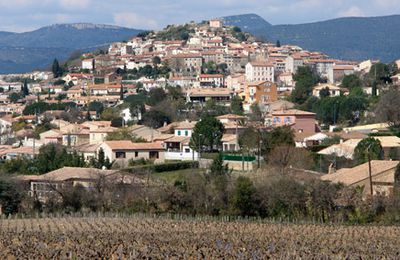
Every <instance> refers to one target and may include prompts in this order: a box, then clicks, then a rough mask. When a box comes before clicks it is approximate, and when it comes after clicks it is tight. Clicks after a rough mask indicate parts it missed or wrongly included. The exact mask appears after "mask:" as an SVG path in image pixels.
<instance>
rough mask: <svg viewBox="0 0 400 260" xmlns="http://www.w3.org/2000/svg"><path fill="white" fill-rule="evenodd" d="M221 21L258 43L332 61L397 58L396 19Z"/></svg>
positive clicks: (399, 20) (398, 21)
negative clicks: (288, 47)
mask: <svg viewBox="0 0 400 260" xmlns="http://www.w3.org/2000/svg"><path fill="white" fill-rule="evenodd" d="M223 19H224V21H225V23H226V24H228V25H232V26H238V27H240V28H241V29H242V30H244V31H247V32H250V33H252V34H254V35H255V36H257V37H259V38H261V39H266V40H268V41H271V42H275V41H277V40H279V41H280V42H281V43H282V44H295V45H299V46H300V47H302V48H304V49H308V50H315V51H322V52H324V53H326V54H328V55H330V56H332V57H335V58H341V59H352V60H364V59H380V60H381V61H384V62H390V61H393V60H395V59H399V58H400V48H399V46H400V34H399V33H397V32H398V28H400V15H393V16H383V17H365V18H364V17H362V18H361V17H360V18H358V17H357V18H356V17H349V18H339V19H334V20H328V21H323V22H315V23H307V24H298V25H270V24H269V23H268V22H266V21H265V20H264V19H263V18H261V17H260V16H258V15H256V14H247V15H239V16H229V17H224V18H223ZM255 21H257V22H255ZM262 21H263V22H262ZM260 24H263V26H260Z"/></svg>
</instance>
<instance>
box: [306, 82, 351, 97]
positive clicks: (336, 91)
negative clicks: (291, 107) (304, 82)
mask: <svg viewBox="0 0 400 260" xmlns="http://www.w3.org/2000/svg"><path fill="white" fill-rule="evenodd" d="M323 89H328V90H329V96H330V97H338V96H340V93H342V92H345V93H347V92H348V91H347V90H344V89H342V88H340V87H338V86H336V85H333V84H318V85H317V86H315V87H314V88H313V91H312V95H313V96H314V97H320V91H321V90H323Z"/></svg>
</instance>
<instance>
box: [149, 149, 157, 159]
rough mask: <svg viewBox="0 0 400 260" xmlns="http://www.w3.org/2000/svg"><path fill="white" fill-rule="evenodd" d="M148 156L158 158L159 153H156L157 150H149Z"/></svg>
mask: <svg viewBox="0 0 400 260" xmlns="http://www.w3.org/2000/svg"><path fill="white" fill-rule="evenodd" d="M149 158H150V159H158V158H159V153H158V151H150V152H149Z"/></svg>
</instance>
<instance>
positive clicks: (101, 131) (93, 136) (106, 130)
mask: <svg viewBox="0 0 400 260" xmlns="http://www.w3.org/2000/svg"><path fill="white" fill-rule="evenodd" d="M117 130H118V128H115V127H111V126H109V127H101V128H98V129H95V130H90V140H89V143H90V144H100V143H102V142H104V141H105V140H106V139H107V136H108V134H110V133H113V132H115V131H117Z"/></svg>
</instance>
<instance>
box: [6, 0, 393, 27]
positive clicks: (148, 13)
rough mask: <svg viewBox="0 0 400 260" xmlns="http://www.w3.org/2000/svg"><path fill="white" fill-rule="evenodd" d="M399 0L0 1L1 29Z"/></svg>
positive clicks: (361, 8) (277, 16)
mask: <svg viewBox="0 0 400 260" xmlns="http://www.w3.org/2000/svg"><path fill="white" fill-rule="evenodd" d="M399 1H400V0H0V10H1V11H0V30H1V31H15V32H23V31H30V30H34V29H37V28H39V27H42V26H46V25H50V24H55V23H76V22H90V23H102V24H114V25H120V26H126V27H131V28H138V29H160V28H163V27H165V26H166V25H168V24H175V23H184V22H187V21H191V20H195V21H200V20H205V19H209V18H214V17H221V16H227V15H234V14H244V13H256V14H258V15H260V16H262V17H263V18H264V19H265V20H267V21H268V22H270V23H272V24H283V23H305V22H313V21H320V20H327V19H331V18H337V17H343V16H380V15H390V14H400V5H399Z"/></svg>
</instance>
